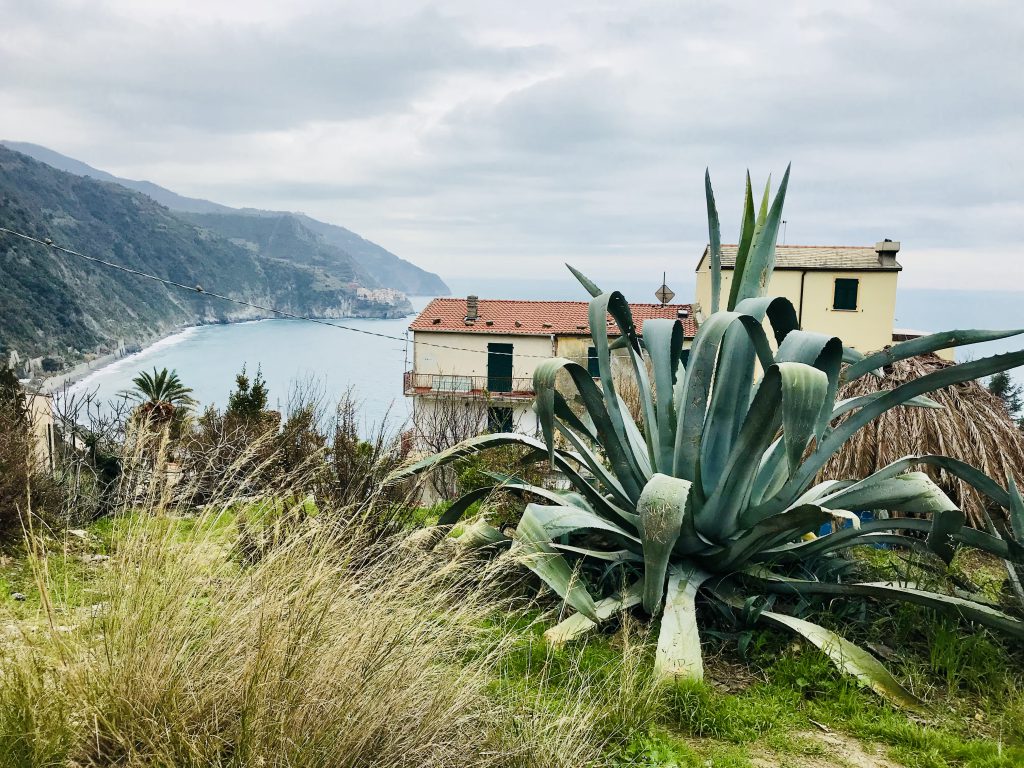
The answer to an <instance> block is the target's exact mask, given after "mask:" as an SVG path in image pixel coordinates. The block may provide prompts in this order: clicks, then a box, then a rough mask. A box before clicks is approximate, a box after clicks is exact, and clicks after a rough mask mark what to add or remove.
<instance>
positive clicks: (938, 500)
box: [818, 472, 958, 515]
mask: <svg viewBox="0 0 1024 768" xmlns="http://www.w3.org/2000/svg"><path fill="white" fill-rule="evenodd" d="M877 474H878V473H875V474H872V475H869V476H868V477H866V478H865V479H863V480H861V481H859V482H856V483H854V484H853V485H851V486H849V487H847V488H843V489H841V490H838V491H835V492H834V493H830V494H828V495H826V496H823V497H821V498H820V499H819V500H818V503H819V504H822V505H823V506H827V507H831V506H841V507H843V508H844V509H887V510H890V511H894V512H908V513H912V514H927V515H931V514H936V513H940V512H950V511H958V508H957V506H956V504H954V503H953V502H952V501H951V500H950V498H949V497H948V496H947V495H946V494H945V493H944V492H943V491H942V489H941V488H939V486H937V485H936V484H935V483H934V482H933V481H932V479H931V478H930V477H928V475H926V474H925V473H924V472H908V473H906V474H903V475H896V476H895V477H887V476H884V475H883V476H882V477H877Z"/></svg>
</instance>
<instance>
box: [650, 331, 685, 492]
mask: <svg viewBox="0 0 1024 768" xmlns="http://www.w3.org/2000/svg"><path fill="white" fill-rule="evenodd" d="M644 344H645V346H646V347H647V352H648V354H649V355H650V358H651V366H652V368H653V369H654V389H655V394H656V396H657V418H658V449H657V451H656V453H655V459H656V461H655V465H654V469H655V470H656V471H658V472H671V471H672V452H673V448H674V444H675V434H676V409H675V403H674V402H673V393H674V389H675V386H676V384H677V380H676V374H677V373H678V372H679V367H680V360H681V357H682V352H683V325H682V323H680V322H679V321H678V320H667V319H651V320H645V321H644Z"/></svg>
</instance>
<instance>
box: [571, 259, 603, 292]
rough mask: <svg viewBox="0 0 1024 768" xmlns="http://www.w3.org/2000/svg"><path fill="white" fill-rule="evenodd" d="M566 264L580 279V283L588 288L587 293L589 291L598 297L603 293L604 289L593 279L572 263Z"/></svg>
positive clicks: (574, 275)
mask: <svg viewBox="0 0 1024 768" xmlns="http://www.w3.org/2000/svg"><path fill="white" fill-rule="evenodd" d="M565 266H567V267H568V268H569V271H570V272H572V274H573V277H575V278H576V279H577V280H579V281H580V285H582V286H583V287H584V288H585V289H586V291H587V293H589V294H590V295H591V296H593V297H595V298H596V297H597V296H600V295H601V294H602V293H604V291H602V290H601V289H600V288H598V287H597V284H596V283H595V282H594V281H593V280H591V279H590V278H589V277H587V276H586V275H584V274H583V273H582V272H580V271H579V270H578V269H576V268H575V267H573V266H572V265H571V264H566V265H565Z"/></svg>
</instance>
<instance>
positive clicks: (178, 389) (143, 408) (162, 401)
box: [124, 368, 196, 421]
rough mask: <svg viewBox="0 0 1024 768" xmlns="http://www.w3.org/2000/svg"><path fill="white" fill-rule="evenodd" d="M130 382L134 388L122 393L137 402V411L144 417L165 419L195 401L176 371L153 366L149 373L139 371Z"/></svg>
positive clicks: (189, 389) (158, 419) (193, 403)
mask: <svg viewBox="0 0 1024 768" xmlns="http://www.w3.org/2000/svg"><path fill="white" fill-rule="evenodd" d="M132 383H133V384H134V385H135V387H134V389H130V390H127V391H126V392H124V395H125V397H130V398H132V399H134V400H137V401H138V402H139V404H140V405H139V412H140V413H141V415H142V416H143V417H145V418H146V419H154V420H157V421H167V420H169V419H170V418H171V417H173V416H174V413H175V411H176V410H177V409H178V408H188V407H189V406H192V405H195V403H196V400H195V399H194V398H193V397H192V396H191V395H192V390H191V388H189V387H186V386H185V385H184V384H182V383H181V379H180V378H178V373H177V371H168V370H167V369H166V368H162V369H161V370H159V371H158V370H157V369H156V368H154V369H153V373H151V374H150V373H147V372H146V371H143V372H142V373H140V374H139V375H138V376H136V377H135V378H134V379H132Z"/></svg>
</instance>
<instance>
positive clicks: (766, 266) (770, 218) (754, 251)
mask: <svg viewBox="0 0 1024 768" xmlns="http://www.w3.org/2000/svg"><path fill="white" fill-rule="evenodd" d="M789 172H790V168H789V167H788V166H787V167H786V173H785V175H783V177H782V184H780V185H779V191H778V194H776V195H775V200H774V201H773V202H772V206H771V210H769V211H767V213H765V203H767V201H768V197H767V194H768V188H767V187H766V188H765V197H764V201H763V202H762V203H761V211H762V214H763V219H762V221H763V224H762V225H761V226H759V227H757V228H756V230H755V232H754V239H753V242H752V243H751V246H750V253H749V254H747V260H746V264H745V265H744V269H743V274H742V275H739V274H734V275H733V280H740V281H741V283H740V288H739V292H738V293H737V294H736V298H737V302H739V301H742V300H743V299H746V298H749V297H751V296H763V295H764V291H765V288H766V287H767V285H768V281H769V279H771V275H772V270H773V269H774V268H775V241H776V238H777V237H778V234H779V223H780V222H781V220H782V206H783V204H784V203H785V202H786V189H787V188H788V187H789ZM759 218H761V217H759Z"/></svg>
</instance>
